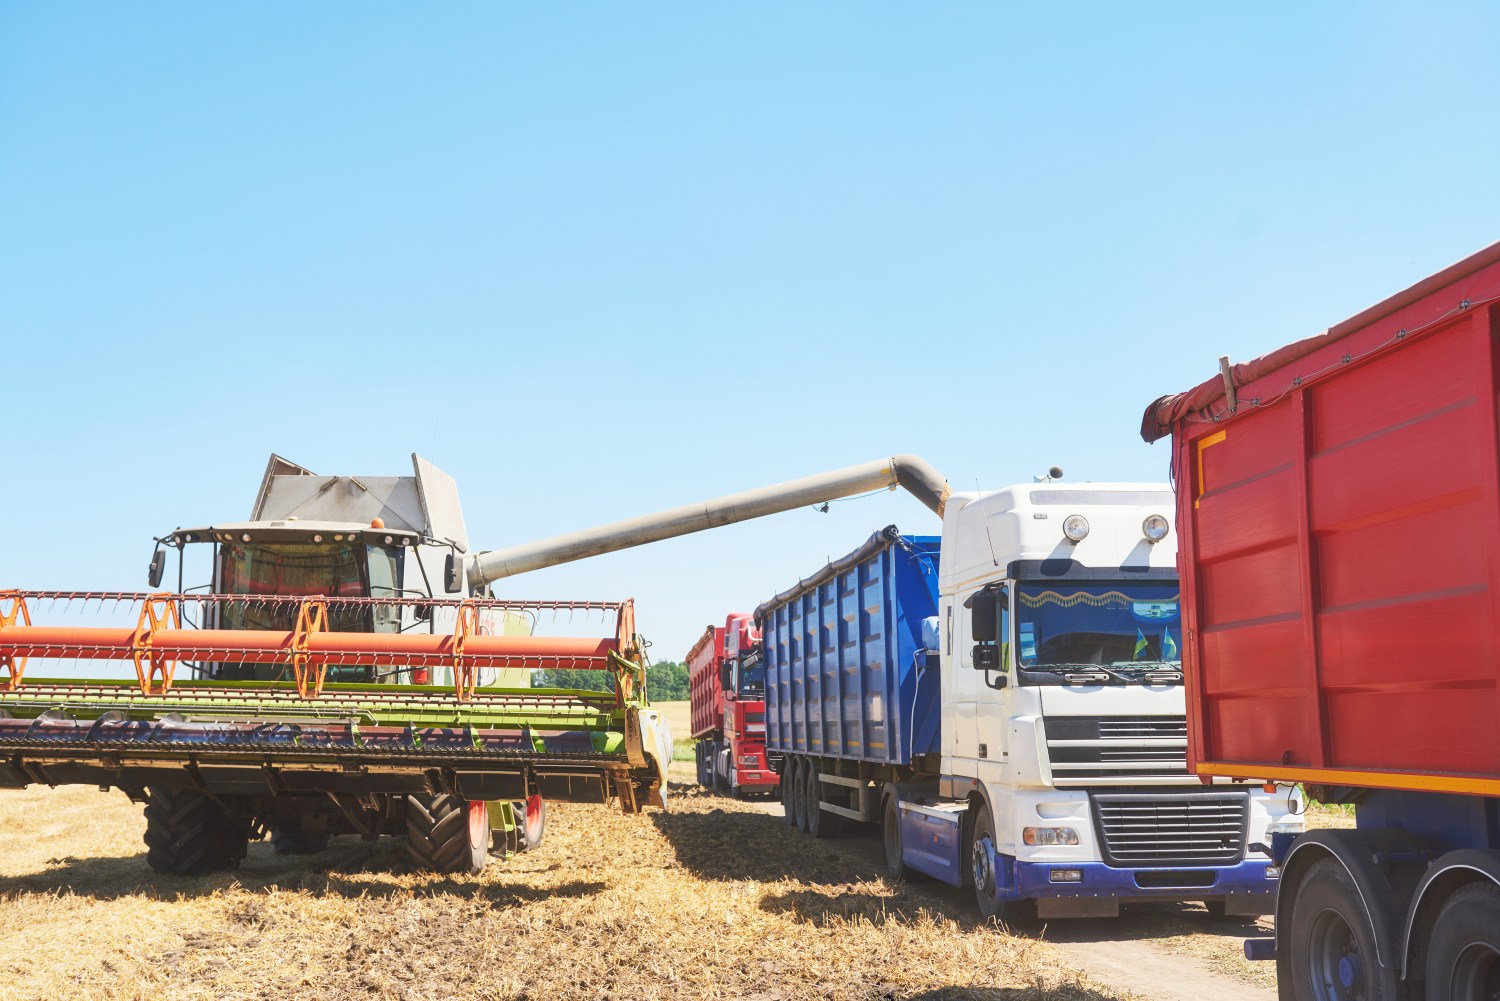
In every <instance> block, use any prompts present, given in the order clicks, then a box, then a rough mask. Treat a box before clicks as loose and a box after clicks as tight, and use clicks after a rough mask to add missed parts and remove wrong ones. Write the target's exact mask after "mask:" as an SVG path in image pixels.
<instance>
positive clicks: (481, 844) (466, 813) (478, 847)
mask: <svg viewBox="0 0 1500 1001" xmlns="http://www.w3.org/2000/svg"><path fill="white" fill-rule="evenodd" d="M489 848H490V812H489V809H488V808H487V807H486V806H485V803H484V801H483V800H478V799H474V800H469V799H463V798H461V797H459V796H452V795H449V794H447V793H439V794H437V795H436V796H427V795H422V796H408V797H406V850H407V851H408V852H409V853H410V854H411V858H412V861H413V862H414V863H416V865H417V868H419V869H425V870H427V871H428V872H453V873H459V872H464V873H473V872H478V871H479V870H481V869H483V868H484V863H485V861H486V859H487V858H488V857H489Z"/></svg>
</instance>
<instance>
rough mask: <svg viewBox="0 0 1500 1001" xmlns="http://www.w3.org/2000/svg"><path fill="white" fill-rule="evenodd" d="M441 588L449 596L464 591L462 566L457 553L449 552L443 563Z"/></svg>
mask: <svg viewBox="0 0 1500 1001" xmlns="http://www.w3.org/2000/svg"><path fill="white" fill-rule="evenodd" d="M443 587H444V588H445V589H446V590H447V592H448V593H449V594H457V593H458V592H460V591H462V590H463V589H464V565H463V563H462V562H460V560H459V558H458V554H457V553H454V552H450V553H449V554H448V558H447V560H446V561H444V563H443Z"/></svg>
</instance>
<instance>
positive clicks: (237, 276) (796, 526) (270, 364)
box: [0, 3, 1500, 659]
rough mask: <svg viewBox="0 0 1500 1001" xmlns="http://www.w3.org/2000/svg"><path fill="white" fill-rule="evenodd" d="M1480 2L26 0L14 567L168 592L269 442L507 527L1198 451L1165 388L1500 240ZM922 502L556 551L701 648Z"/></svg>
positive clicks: (5, 157) (0, 133) (866, 505)
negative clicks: (445, 489) (723, 624)
mask: <svg viewBox="0 0 1500 1001" xmlns="http://www.w3.org/2000/svg"><path fill="white" fill-rule="evenodd" d="M1497 21H1500V14H1497V13H1496V9H1495V8H1492V7H1491V6H1489V5H1483V4H1477V3H1476V4H1469V5H1461V4H1429V5H1423V6H1422V7H1421V8H1420V9H1416V8H1415V7H1402V6H1396V5H1386V4H1330V5H1316V6H1313V5H1304V4H1258V5H1228V4H1195V5H1182V6H1177V7H1172V6H1167V5H1161V6H1143V5H1121V4H1098V5H1092V4H1072V5H1066V6H1064V5H1030V6H1025V7H1022V6H1012V5H1001V4H924V5H906V6H898V5H891V4H854V3H820V4H754V5H742V6H739V7H731V6H730V5H707V4H701V5H700V4H674V5H656V4H630V5H625V4H618V5H605V4H598V5H595V4H573V5H568V6H566V7H561V6H558V5H543V4H537V5H527V6H522V5H505V4H451V5H436V4H432V5H420V6H419V5H409V4H408V5H400V4H365V3H361V4H352V3H350V4H336V3H326V4H281V5H278V4H257V5H250V4H243V5H190V4H183V5H170V4H132V5H125V4H118V5H113V6H105V5H96V6H83V5H59V4H51V5H42V4H30V5H27V4H20V3H0V234H3V236H0V371H3V372H4V374H5V376H6V377H5V379H4V386H5V389H4V392H5V395H6V397H7V404H8V405H7V408H6V409H7V413H8V418H9V419H8V420H7V422H6V424H7V430H6V460H7V461H6V463H5V470H6V476H5V483H4V484H3V489H0V524H4V525H6V526H8V528H7V532H6V535H7V540H6V544H5V545H4V546H3V547H0V587H4V586H21V587H66V588H78V589H84V588H87V589H110V588H121V589H136V588H141V587H144V568H145V564H146V561H147V558H148V556H149V553H150V548H151V545H150V537H151V536H152V535H156V534H160V533H162V532H164V531H166V530H168V529H170V528H172V527H174V526H176V525H185V524H193V523H203V522H208V521H212V520H215V519H219V520H223V519H226V518H240V517H244V516H245V515H246V514H247V513H248V510H249V507H250V504H251V502H252V500H253V496H254V491H255V488H256V486H257V484H258V482H259V477H260V474H261V471H262V469H263V467H264V463H265V458H266V455H267V454H268V453H270V452H272V451H276V452H280V453H281V454H283V455H286V456H288V457H290V458H292V459H294V460H296V461H298V462H301V463H302V464H304V465H306V466H309V467H311V468H313V469H315V470H317V471H319V472H328V473H353V474H361V473H363V474H373V475H380V474H386V475H394V474H402V473H405V472H406V471H407V470H408V469H409V460H408V458H407V455H408V453H410V452H412V451H417V452H420V453H422V454H423V455H426V456H428V457H429V458H431V459H433V460H434V461H435V462H437V464H438V465H440V466H442V467H443V468H445V469H446V470H448V471H449V472H450V473H452V474H453V475H454V476H455V477H456V478H457V480H458V482H459V486H460V490H461V493H462V495H463V499H464V502H465V508H466V513H467V516H468V522H469V531H470V537H471V538H472V539H473V540H474V541H475V543H476V544H478V545H480V546H484V547H499V546H503V545H508V544H513V543H517V542H521V541H527V540H530V539H534V538H539V537H543V536H547V535H551V534H555V533H557V532H562V531H567V530H570V529H573V528H580V527H586V526H588V525H592V524H596V523H599V522H603V521H609V520H614V519H616V518H621V517H626V516H630V515H634V514H639V513H644V512H647V511H652V510H656V509H659V508H662V507H667V506H672V505H676V504H680V503H685V502H688V501H691V500H696V499H701V498H704V497H709V496H715V495H718V494H722V493H727V492H730V491H733V490H738V489H742V488H746V487H750V486H756V485H760V484H763V483H768V482H774V481H777V480H781V479H785V478H789V477H792V476H797V475H802V474H806V473H811V472H814V471H818V470H822V469H826V468H830V467H835V466H841V465H846V464H850V463H854V462H859V461H863V460H866V459H872V458H877V457H880V456H884V455H889V454H891V453H893V452H900V451H912V452H917V453H920V454H922V455H924V456H926V457H927V458H929V459H930V460H931V461H932V462H934V463H935V464H936V465H937V466H938V467H939V468H940V469H941V470H943V472H944V473H945V474H946V475H947V476H948V477H949V479H950V480H951V481H952V483H953V484H954V485H955V486H956V487H958V488H961V489H962V488H972V487H974V486H975V485H976V484H978V485H979V486H982V487H997V486H1000V485H1003V484H1005V483H1010V482H1016V481H1021V480H1026V479H1028V478H1029V477H1030V476H1031V475H1032V474H1034V473H1039V472H1042V471H1043V470H1044V469H1045V468H1046V467H1047V466H1049V465H1052V464H1058V465H1061V466H1063V467H1064V469H1066V470H1067V472H1068V476H1069V478H1070V479H1076V480H1085V479H1087V480H1111V479H1161V478H1164V476H1165V472H1166V465H1167V446H1166V445H1164V444H1158V445H1156V446H1147V445H1144V444H1143V443H1142V442H1141V441H1140V439H1139V438H1138V437H1137V435H1136V429H1137V427H1138V424H1139V419H1140V414H1141V411H1142V409H1143V408H1144V406H1145V405H1146V404H1147V403H1148V402H1149V401H1150V400H1152V399H1154V398H1155V397H1156V396H1158V395H1161V394H1162V393H1165V392H1171V391H1176V390H1180V389H1185V388H1187V387H1188V386H1190V385H1192V384H1195V383H1197V382H1198V381H1200V380H1202V379H1203V378H1206V377H1207V376H1209V375H1211V374H1212V373H1213V372H1214V371H1215V367H1216V359H1217V358H1218V356H1219V355H1220V354H1229V355H1231V356H1233V357H1234V358H1235V359H1237V360H1243V359H1245V358H1247V357H1252V356H1254V355H1257V354H1260V353H1263V352H1265V351H1268V350H1270V349H1273V348H1275V347H1278V346H1280V345H1281V344H1284V343H1286V342H1288V341H1291V340H1294V339H1296V338H1299V337H1302V336H1306V335H1308V334H1311V333H1315V332H1317V331H1318V330H1321V329H1322V328H1323V327H1325V326H1327V325H1329V324H1331V323H1334V322H1337V321H1338V320H1341V319H1343V318H1344V317H1346V316H1349V315H1351V314H1353V313H1354V312H1357V311H1358V310H1360V309H1362V308H1363V307H1365V306H1367V305H1370V304H1371V303H1373V302H1375V301H1377V300H1379V299H1381V298H1383V297H1385V296H1386V295H1388V294H1390V293H1393V292H1395V291H1397V290H1399V289H1400V288H1403V287H1405V286H1406V285H1408V284H1411V283H1412V282H1414V281H1416V280H1418V279H1420V278H1422V277H1424V276H1425V275H1427V274H1429V273H1431V272H1433V271H1435V270H1437V269H1438V268H1440V267H1442V266H1444V265H1446V264H1448V263H1451V262H1452V261H1453V260H1456V259H1458V258H1460V257H1463V256H1466V255H1468V254H1469V253H1471V252H1473V251H1475V250H1477V249H1479V248H1480V247H1483V246H1485V245H1487V244H1489V243H1491V242H1493V241H1494V240H1496V239H1497V238H1500V231H1497V229H1496V226H1495V222H1494V220H1495V219H1496V217H1497V209H1500V185H1497V184H1496V183H1495V180H1494V178H1495V164H1496V163H1497V161H1500V157H1497V155H1496V154H1497V150H1496V146H1497V143H1500V139H1497V134H1500V130H1496V129H1495V127H1494V125H1495V122H1494V112H1493V110H1492V106H1493V104H1494V98H1495V96H1496V94H1497V93H1500V67H1497V64H1496V63H1495V61H1494V60H1493V57H1492V53H1491V52H1490V51H1489V49H1488V48H1487V47H1486V46H1484V45H1482V44H1476V43H1477V42H1478V41H1479V40H1482V39H1485V38H1493V37H1496V29H1497V28H1500V24H1497ZM890 522H895V523H897V524H899V525H901V526H902V527H903V529H904V530H907V531H910V532H922V531H928V530H932V531H935V530H936V521H935V519H933V518H932V517H931V515H929V514H928V512H927V511H926V510H925V509H924V508H922V507H920V506H919V505H918V504H916V503H915V502H914V501H911V500H909V499H907V498H905V497H904V496H898V495H891V496H881V497H877V498H873V499H868V500H861V501H851V502H847V503H843V504H835V505H833V508H832V510H831V511H830V512H829V513H828V514H819V513H816V512H813V511H806V512H794V513H789V514H786V515H782V516H780V517H778V518H774V519H770V520H768V521H765V522H761V523H757V524H753V525H744V526H737V527H734V528H730V529H725V530H722V531H719V532H717V533H711V534H710V535H706V536H698V537H693V538H688V539H682V540H676V541H673V542H669V543H664V544H660V545H657V546H654V547H650V548H647V549H642V550H637V551H634V552H630V553H621V554H615V555H612V556H609V557H603V558H599V559H596V560H592V561H588V562H584V563H579V564H574V565H572V566H570V567H565V568H557V569H554V570H549V571H543V572H539V573H537V574H534V575H531V576H530V577H523V578H517V579H516V580H514V581H512V582H511V583H510V584H508V585H506V587H505V590H506V593H508V594H510V595H514V596H537V597H592V598H618V597H625V596H631V595H633V596H635V597H636V598H637V599H638V602H639V606H640V610H639V619H640V625H641V627H642V630H643V632H645V633H646V634H647V635H648V636H649V637H651V638H652V639H653V640H654V642H655V646H654V648H653V653H654V655H656V656H657V657H659V658H674V659H675V658H679V657H681V656H682V655H683V654H684V653H685V652H686V650H687V647H688V646H689V645H690V644H691V642H692V640H693V638H694V637H695V636H696V635H697V634H698V633H699V632H701V630H702V628H703V626H704V625H706V624H707V623H708V622H710V621H712V620H715V619H722V616H723V615H724V614H725V613H727V612H730V611H736V610H741V609H746V608H749V607H753V606H754V605H755V604H756V603H757V602H759V601H760V600H762V599H764V598H766V597H768V596H770V595H771V594H773V593H774V592H776V591H777V590H780V589H782V588H784V587H786V586H788V585H790V584H791V583H792V582H794V581H795V580H796V579H797V578H798V577H799V576H804V575H806V574H807V573H810V572H811V571H813V570H814V569H816V568H817V567H818V566H820V565H821V564H822V562H823V561H824V560H825V559H826V558H828V557H830V556H837V555H840V554H842V553H843V552H845V551H847V550H849V549H851V548H853V547H854V546H855V545H856V544H858V543H859V542H860V541H862V540H863V539H864V538H865V537H866V536H867V535H868V533H869V532H870V531H872V530H874V529H876V528H878V527H880V526H882V525H885V524H887V523H890Z"/></svg>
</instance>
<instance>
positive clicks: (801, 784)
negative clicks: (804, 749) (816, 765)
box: [792, 758, 812, 834]
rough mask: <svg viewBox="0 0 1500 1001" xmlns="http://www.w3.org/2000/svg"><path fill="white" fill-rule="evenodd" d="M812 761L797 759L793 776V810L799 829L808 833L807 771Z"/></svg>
mask: <svg viewBox="0 0 1500 1001" xmlns="http://www.w3.org/2000/svg"><path fill="white" fill-rule="evenodd" d="M811 766H812V762H811V761H809V760H807V759H806V758H798V759H797V770H796V773H795V774H794V775H793V776H792V811H793V813H794V814H795V815H796V817H797V830H799V831H801V832H802V833H804V834H806V833H807V771H808V769H809V768H810V767H811Z"/></svg>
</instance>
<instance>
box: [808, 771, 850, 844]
mask: <svg viewBox="0 0 1500 1001" xmlns="http://www.w3.org/2000/svg"><path fill="white" fill-rule="evenodd" d="M822 799H823V784H822V783H821V782H819V781H818V765H817V762H812V763H810V765H809V767H808V769H807V833H808V834H811V835H812V836H813V837H815V838H818V839H820V840H821V839H824V838H836V837H838V836H839V828H840V826H841V825H840V821H842V820H843V819H844V818H843V817H840V816H839V815H838V814H836V813H829V812H828V811H827V810H823V809H819V807H818V803H819V802H820V801H821V800H822Z"/></svg>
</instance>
